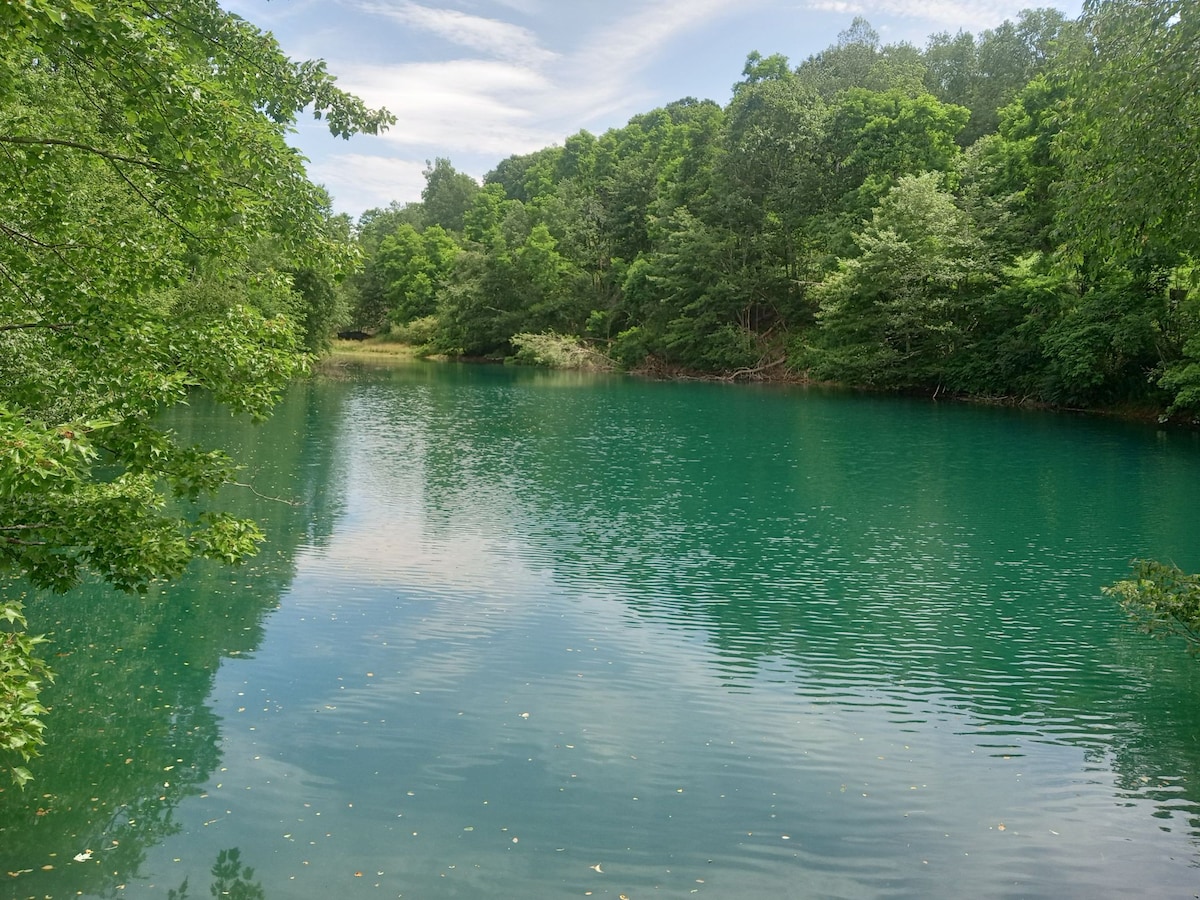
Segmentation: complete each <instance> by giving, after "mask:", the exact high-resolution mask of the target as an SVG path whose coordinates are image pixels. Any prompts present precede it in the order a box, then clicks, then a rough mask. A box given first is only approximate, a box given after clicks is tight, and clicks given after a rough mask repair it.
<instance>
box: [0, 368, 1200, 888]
mask: <svg viewBox="0 0 1200 900" xmlns="http://www.w3.org/2000/svg"><path fill="white" fill-rule="evenodd" d="M173 422H174V427H176V428H177V429H178V430H179V431H180V432H181V433H182V434H183V435H184V436H185V437H187V438H189V439H190V440H196V441H202V442H204V443H206V444H215V445H220V446H224V447H227V448H229V449H230V450H231V452H232V453H233V455H234V456H235V457H236V458H237V459H239V460H240V461H242V462H244V463H246V464H247V466H248V469H247V471H246V473H245V475H244V477H245V481H246V482H247V483H249V484H251V485H253V490H250V489H234V490H231V492H230V494H229V495H228V501H229V503H230V504H231V505H232V506H233V507H234V508H236V509H237V510H238V511H239V512H241V513H242V514H245V515H253V516H256V517H258V518H259V519H260V520H261V521H262V522H263V524H264V527H265V528H266V530H267V532H268V534H269V536H270V541H269V543H268V544H267V545H266V546H265V547H264V549H263V552H262V553H261V554H260V556H259V557H257V558H256V559H255V560H253V561H252V562H251V563H249V564H248V565H246V566H244V567H242V568H239V569H232V570H230V569H223V568H220V567H217V566H202V567H198V568H197V569H195V570H194V571H192V572H190V573H189V574H188V576H187V577H186V579H185V580H184V581H182V582H181V583H179V584H176V585H172V586H168V587H162V588H158V589H155V590H152V591H151V592H150V593H149V594H148V595H147V596H145V597H135V598H130V597H125V596H122V595H119V594H114V593H112V592H109V591H107V590H104V589H102V588H98V587H91V588H86V589H82V590H79V591H76V592H74V593H72V594H70V595H68V596H65V597H57V598H55V597H49V596H42V595H38V596H33V597H30V598H29V601H28V613H29V618H30V626H31V628H32V629H33V630H36V631H41V632H47V633H50V634H51V635H52V637H53V641H54V643H53V644H52V645H51V646H50V648H49V650H48V654H49V656H50V659H51V660H52V662H53V665H54V668H55V670H56V672H57V673H58V679H57V682H56V684H55V685H54V687H53V688H52V689H50V690H49V691H48V692H47V694H46V700H47V702H48V703H49V704H50V705H51V706H52V707H53V711H52V713H51V715H50V717H49V719H48V723H49V727H48V731H47V738H48V741H49V744H48V746H47V748H46V752H45V754H44V756H43V757H42V758H41V759H40V760H38V761H36V765H34V766H33V769H34V772H35V775H36V780H35V781H34V782H33V783H31V784H30V785H29V786H28V787H27V788H26V789H25V790H24V791H20V790H18V789H16V788H14V787H12V786H10V785H4V786H3V787H4V790H3V791H2V792H0V878H3V879H4V881H3V882H0V884H3V889H2V890H0V896H11V897H14V898H15V897H54V898H66V897H76V896H83V897H138V898H141V897H147V898H148V897H173V898H183V897H207V896H210V893H209V892H210V890H213V891H215V894H214V895H222V894H224V893H228V894H229V895H230V896H234V897H239V898H244V900H252V898H266V900H278V898H326V897H330V896H339V897H347V898H348V897H355V896H362V897H381V898H391V897H404V898H458V897H462V898H477V897H514V898H515V897H520V898H551V897H553V898H559V897H585V896H591V897H597V898H600V897H609V898H614V900H615V898H627V900H643V898H649V897H681V898H682V897H691V896H696V897H700V898H703V897H705V896H708V897H735V898H792V897H794V898H843V897H844V898H875V897H914V898H917V897H919V898H941V897H945V898H958V897H964V896H974V897H989V898H995V897H1047V898H1049V897H1053V898H1064V897H1080V898H1097V897H1124V896H1128V895H1130V894H1132V893H1141V894H1144V895H1146V896H1154V897H1193V896H1196V895H1197V890H1198V888H1200V871H1198V869H1197V866H1198V864H1200V703H1198V702H1197V700H1198V698H1200V660H1197V659H1193V658H1191V657H1189V656H1188V655H1187V654H1186V653H1185V652H1184V650H1183V648H1182V647H1181V646H1180V645H1179V644H1178V643H1171V642H1159V641H1155V640H1153V639H1150V638H1148V637H1145V636H1143V635H1141V634H1138V633H1137V632H1135V631H1134V630H1133V629H1132V628H1131V627H1130V626H1129V625H1128V624H1127V623H1126V622H1125V620H1124V617H1123V615H1122V613H1121V612H1120V610H1119V609H1118V608H1116V606H1115V603H1114V601H1112V600H1111V599H1109V598H1106V597H1103V596H1101V594H1100V587H1101V586H1102V585H1104V584H1107V583H1110V582H1112V581H1114V580H1116V579H1118V578H1121V577H1124V576H1125V575H1126V574H1127V573H1128V572H1129V561H1130V560H1131V559H1132V558H1134V557H1139V556H1150V557H1155V558H1159V559H1163V560H1170V561H1174V562H1175V563H1177V564H1178V565H1180V566H1182V567H1183V568H1185V569H1188V570H1190V571H1194V570H1197V569H1200V529H1198V528H1197V511H1198V510H1200V439H1198V437H1197V435H1196V434H1194V433H1189V432H1182V431H1172V430H1164V429H1159V428H1155V427H1152V426H1144V425H1135V424H1129V423H1120V422H1112V421H1106V420H1101V419H1096V418H1086V417H1075V416H1071V415H1065V414H1051V413H1045V412H1031V411H1020V410H1011V409H999V408H988V407H976V406H969V405H962V404H953V403H933V402H929V401H926V400H916V399H903V398H894V397H879V396H869V395H858V394H852V393H833V392H826V391H820V390H815V389H803V388H796V387H781V386H746V385H728V384H712V383H654V382H646V381H640V380H637V379H632V378H624V377H618V376H590V375H583V374H577V373H554V372H545V371H536V370H527V369H514V368H503V367H482V366H478V367H473V366H459V365H451V364H441V365H439V364H421V363H414V364H406V365H397V366H385V367H369V366H361V367H351V368H349V369H348V370H347V371H346V375H345V377H342V378H324V379H320V380H314V381H312V382H310V383H305V384H299V385H296V386H295V387H294V389H292V390H291V391H290V392H289V393H288V395H287V396H286V398H285V401H284V402H283V404H282V405H281V406H280V408H279V411H278V413H277V414H276V416H275V417H274V418H273V419H272V420H271V421H269V422H268V423H266V424H264V425H261V426H257V427H255V426H250V425H248V424H246V423H243V422H239V421H236V420H233V419H231V418H229V416H228V415H227V414H225V413H223V412H221V411H219V410H216V409H213V408H211V407H209V406H208V405H206V404H204V403H202V402H197V403H196V404H195V405H194V406H193V407H192V408H191V409H190V410H187V411H186V412H185V413H184V414H181V415H179V416H177V417H175V419H174V420H173ZM4 872H7V873H8V874H7V875H4V874H3V873H4Z"/></svg>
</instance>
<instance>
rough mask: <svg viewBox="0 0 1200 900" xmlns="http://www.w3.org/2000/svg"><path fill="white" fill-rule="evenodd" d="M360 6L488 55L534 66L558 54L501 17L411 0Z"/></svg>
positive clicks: (385, 0) (523, 29)
mask: <svg viewBox="0 0 1200 900" xmlns="http://www.w3.org/2000/svg"><path fill="white" fill-rule="evenodd" d="M358 8H359V9H361V10H363V11H364V12H369V13H374V14H376V15H381V16H386V17H388V18H390V19H393V20H395V21H397V22H399V23H401V24H402V25H407V26H409V27H412V28H418V29H421V30H423V31H427V32H430V33H431V34H435V35H437V36H438V37H440V38H442V39H443V40H446V41H450V42H451V43H454V44H457V45H459V46H460V47H466V48H468V49H470V50H474V51H476V52H478V53H482V54H484V55H486V56H491V57H495V58H498V59H508V60H513V61H516V62H521V63H524V64H526V65H531V66H541V65H545V64H547V63H549V62H552V61H553V60H554V59H555V58H556V54H554V53H551V52H550V51H549V50H546V49H544V48H543V47H542V46H541V45H540V44H539V42H538V38H537V35H535V34H534V33H533V32H532V31H530V30H529V29H528V28H522V27H521V26H519V25H513V24H511V23H509V22H504V21H501V20H499V19H488V18H484V17H482V16H472V15H469V14H467V13H463V12H459V11H458V10H454V9H435V8H434V7H432V6H422V5H421V4H419V3H411V2H407V0H399V2H397V0H390V2H389V0H383V2H379V0H375V2H371V0H368V2H362V3H360V4H359V6H358Z"/></svg>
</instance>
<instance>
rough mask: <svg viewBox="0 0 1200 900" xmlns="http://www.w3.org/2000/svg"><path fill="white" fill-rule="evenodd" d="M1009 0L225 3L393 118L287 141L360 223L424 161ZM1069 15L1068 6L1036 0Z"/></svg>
mask: <svg viewBox="0 0 1200 900" xmlns="http://www.w3.org/2000/svg"><path fill="white" fill-rule="evenodd" d="M1036 5H1039V4H1037V3H1030V2H1027V0H1026V2H1022V0H792V2H783V0H640V2H639V0H573V2H568V0H226V2H225V6H226V8H227V9H229V10H231V11H232V12H235V13H237V14H239V15H241V16H243V17H245V18H246V19H248V20H250V21H251V22H253V23H254V24H255V25H257V26H259V27H260V28H263V29H265V30H268V31H271V32H273V33H274V34H275V37H276V38H277V39H278V40H279V42H280V44H281V45H282V47H283V49H284V51H285V52H286V53H287V54H288V55H289V56H291V57H293V58H295V59H324V60H326V61H327V63H328V66H329V70H330V71H331V72H332V73H334V74H335V75H336V76H337V77H338V84H339V85H340V86H341V87H344V88H346V89H348V90H350V91H353V92H354V93H356V94H358V95H359V96H361V97H362V98H363V99H364V100H366V101H367V102H368V103H369V104H371V105H372V106H378V105H382V106H386V107H387V108H388V109H390V110H391V111H392V112H393V113H395V115H396V116H397V120H398V121H397V122H396V124H395V125H394V126H393V127H392V128H391V129H390V130H389V131H388V133H387V134H386V135H384V136H382V137H367V136H361V135H360V136H358V137H355V138H352V139H351V140H350V141H348V142H346V141H342V140H337V139H333V138H331V137H330V136H329V134H328V132H327V131H325V130H324V127H323V126H322V125H321V123H316V122H312V121H311V120H304V121H302V122H301V123H300V126H299V128H298V130H297V132H296V133H295V134H294V135H293V136H292V143H293V145H294V146H296V147H298V148H299V149H300V150H301V151H302V152H303V153H304V155H305V156H307V157H308V158H309V161H310V162H309V174H310V176H311V177H312V178H313V180H314V181H317V182H320V183H322V184H324V185H325V186H326V187H327V188H328V189H329V190H330V192H331V193H332V194H333V197H334V207H335V209H336V210H337V211H338V212H348V213H350V214H351V215H353V216H355V217H357V216H358V215H359V214H360V213H361V212H362V211H363V210H366V209H369V208H371V207H377V206H386V205H387V204H388V203H389V202H391V201H393V200H398V201H400V202H406V201H410V200H419V199H420V193H421V188H422V187H423V186H424V178H423V177H422V174H421V173H422V171H423V170H424V168H425V164H426V161H427V160H432V159H434V158H436V157H447V158H449V159H450V160H451V162H452V163H453V164H454V166H455V168H456V169H458V170H459V171H462V172H466V173H468V174H470V175H472V176H474V177H475V178H477V179H478V178H482V177H483V175H484V174H486V173H487V172H488V171H490V170H491V169H492V168H494V167H495V165H496V164H497V163H498V162H500V160H502V159H504V158H505V157H507V156H510V155H512V154H514V153H528V152H531V151H533V150H537V149H540V148H542V147H545V146H548V145H550V144H561V143H562V141H563V139H564V138H566V137H568V136H569V135H571V134H574V133H575V132H577V131H579V130H580V129H581V128H586V129H588V130H589V131H591V132H593V133H595V134H601V133H603V132H604V131H606V130H607V129H609V128H613V127H619V126H621V125H623V124H625V122H626V121H628V119H629V118H630V117H631V116H633V115H636V114H637V113H641V112H647V111H649V110H651V109H654V108H655V107H658V106H662V105H664V104H666V103H670V102H671V101H672V100H678V99H679V98H681V97H689V96H691V97H697V98H701V99H711V100H716V101H717V102H718V103H720V104H722V105H724V104H725V103H726V102H728V100H729V96H730V88H731V85H732V84H733V83H734V82H735V81H737V80H738V78H739V77H740V75H741V71H742V66H743V64H744V63H745V60H746V54H748V53H749V52H750V51H752V50H758V51H759V52H761V53H763V54H764V55H769V54H772V53H782V54H784V55H785V56H787V57H789V58H790V59H791V60H792V62H793V64H796V63H799V62H800V61H801V60H803V59H804V58H805V57H807V56H809V55H810V54H812V53H816V52H818V51H820V50H822V49H824V48H825V47H827V46H829V45H830V44H832V43H834V42H835V41H836V39H837V35H838V32H839V31H842V30H843V29H845V28H847V27H848V26H849V25H850V23H851V21H852V20H853V19H854V17H855V16H856V15H862V16H865V17H866V18H867V20H868V21H869V22H870V23H871V24H872V25H873V26H874V27H875V29H876V30H877V31H878V32H879V34H880V37H881V38H882V40H883V41H884V42H886V43H892V42H896V41H910V42H912V43H914V44H917V45H918V46H924V44H925V41H926V39H927V38H928V36H929V35H931V34H934V33H936V32H939V31H949V32H951V33H954V32H957V31H958V30H959V29H965V30H967V31H971V32H973V33H975V34H978V33H979V32H980V31H982V30H983V29H985V28H991V27H994V26H996V25H998V24H1000V23H1001V22H1003V21H1004V20H1005V19H1010V18H1015V17H1016V15H1017V14H1018V12H1020V10H1021V9H1023V8H1025V7H1028V6H1036ZM1041 5H1047V6H1050V5H1053V6H1056V7H1057V8H1059V9H1061V10H1062V11H1063V12H1064V13H1065V14H1066V15H1067V16H1069V17H1074V16H1076V15H1078V13H1079V0H1069V2H1058V3H1044V4H1041Z"/></svg>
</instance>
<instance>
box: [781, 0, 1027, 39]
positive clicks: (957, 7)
mask: <svg viewBox="0 0 1200 900" xmlns="http://www.w3.org/2000/svg"><path fill="white" fill-rule="evenodd" d="M1029 5H1030V4H1028V3H1024V2H1019V0H1018V2H1013V0H867V2H854V0H809V2H807V3H806V4H805V6H806V8H807V9H811V10H815V11H818V12H835V13H842V14H845V15H851V14H853V15H862V16H865V17H866V18H867V19H868V20H869V19H871V18H872V16H896V17H899V18H903V19H916V20H920V21H921V22H923V23H932V24H930V25H929V26H928V27H930V28H932V30H954V29H956V28H965V29H967V30H969V31H978V30H982V29H984V28H994V27H995V26H997V25H999V24H1000V23H1001V22H1003V21H1004V20H1005V19H1015V18H1016V16H1017V14H1018V13H1020V11H1021V10H1022V9H1026V8H1028V7H1029ZM922 27H925V26H922Z"/></svg>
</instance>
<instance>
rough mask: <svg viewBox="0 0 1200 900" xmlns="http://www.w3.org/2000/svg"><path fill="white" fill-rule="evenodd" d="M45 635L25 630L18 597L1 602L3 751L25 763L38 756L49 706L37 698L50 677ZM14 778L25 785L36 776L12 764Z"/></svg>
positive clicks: (0, 741) (0, 736) (0, 729)
mask: <svg viewBox="0 0 1200 900" xmlns="http://www.w3.org/2000/svg"><path fill="white" fill-rule="evenodd" d="M41 643H45V638H41V637H35V636H33V635H29V634H26V633H25V615H24V609H23V606H22V604H21V603H19V602H18V601H16V600H3V601H0V753H4V754H5V755H8V754H17V755H19V756H20V757H21V758H22V759H23V760H24V761H25V762H29V760H31V759H32V758H33V757H34V756H36V755H37V750H38V747H40V746H41V744H42V731H43V729H44V728H45V726H44V725H43V723H42V720H41V716H42V715H43V714H44V713H45V712H46V708H45V707H44V706H42V704H41V703H40V702H39V701H38V694H39V693H40V691H41V688H42V683H43V682H46V681H49V680H51V678H52V677H53V676H51V674H50V670H49V668H48V667H47V666H46V664H45V662H43V661H42V660H41V659H40V658H39V657H38V656H37V652H36V648H37V645H38V644H41ZM11 772H12V777H13V780H14V781H16V782H17V784H19V785H24V784H25V782H27V781H29V779H30V778H32V777H33V776H32V775H31V774H30V772H29V770H28V769H27V768H25V767H24V766H12V767H11Z"/></svg>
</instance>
